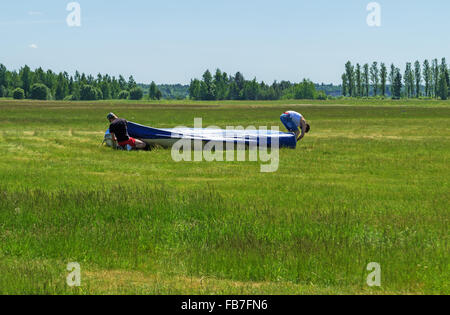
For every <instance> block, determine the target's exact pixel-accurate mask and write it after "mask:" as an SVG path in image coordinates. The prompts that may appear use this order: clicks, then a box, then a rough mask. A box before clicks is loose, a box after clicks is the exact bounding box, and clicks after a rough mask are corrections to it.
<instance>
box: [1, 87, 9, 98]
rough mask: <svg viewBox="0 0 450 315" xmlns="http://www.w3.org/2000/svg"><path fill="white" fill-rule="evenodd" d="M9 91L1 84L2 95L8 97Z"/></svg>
mask: <svg viewBox="0 0 450 315" xmlns="http://www.w3.org/2000/svg"><path fill="white" fill-rule="evenodd" d="M7 93H8V90H7V89H6V88H5V87H4V86H3V85H0V97H6V95H7Z"/></svg>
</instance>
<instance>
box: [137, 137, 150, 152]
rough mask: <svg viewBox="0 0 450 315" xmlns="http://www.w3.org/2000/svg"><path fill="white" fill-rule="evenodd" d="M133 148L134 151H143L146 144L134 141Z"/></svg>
mask: <svg viewBox="0 0 450 315" xmlns="http://www.w3.org/2000/svg"><path fill="white" fill-rule="evenodd" d="M135 147H136V149H139V150H144V149H145V148H147V143H145V142H144V141H142V140H139V139H135Z"/></svg>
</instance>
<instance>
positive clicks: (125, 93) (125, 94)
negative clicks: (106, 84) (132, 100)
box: [118, 90, 130, 100]
mask: <svg viewBox="0 0 450 315" xmlns="http://www.w3.org/2000/svg"><path fill="white" fill-rule="evenodd" d="M128 97H130V92H128V91H127V90H123V91H121V92H120V93H119V95H118V98H119V100H126V99H128Z"/></svg>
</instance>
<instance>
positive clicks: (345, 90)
mask: <svg viewBox="0 0 450 315" xmlns="http://www.w3.org/2000/svg"><path fill="white" fill-rule="evenodd" d="M341 78H342V95H343V96H347V95H348V79H347V74H345V73H344V74H343V75H342V77H341Z"/></svg>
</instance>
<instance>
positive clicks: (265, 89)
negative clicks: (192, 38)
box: [189, 69, 326, 101]
mask: <svg viewBox="0 0 450 315" xmlns="http://www.w3.org/2000/svg"><path fill="white" fill-rule="evenodd" d="M189 97H190V98H191V99H194V100H207V101H211V100H279V99H283V98H284V99H317V98H326V95H325V93H324V92H323V91H317V90H316V87H315V84H314V83H312V82H311V81H309V80H306V79H305V80H303V82H301V83H297V84H294V83H291V82H289V81H281V82H280V83H278V82H276V81H275V82H274V83H273V84H272V85H268V84H266V83H264V82H257V81H256V79H253V80H246V79H245V78H244V76H243V75H242V73H240V72H237V73H236V74H235V75H234V76H229V75H228V74H227V73H226V72H222V71H221V70H220V69H217V70H216V73H215V75H214V76H213V75H212V74H211V72H210V71H209V70H206V71H205V73H204V74H203V77H202V79H201V80H199V79H193V80H191V84H190V86H189Z"/></svg>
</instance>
